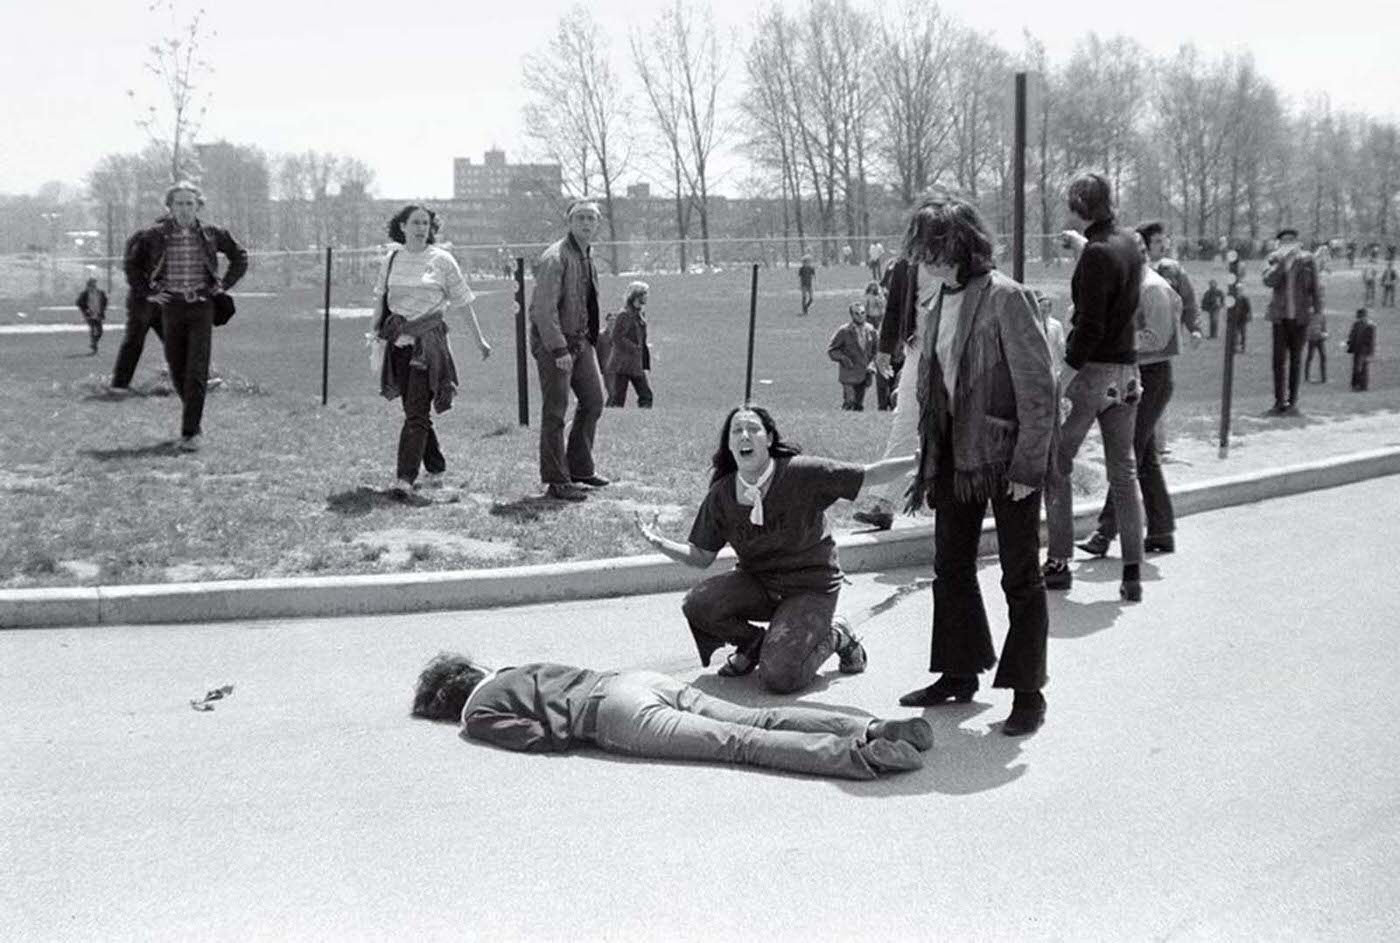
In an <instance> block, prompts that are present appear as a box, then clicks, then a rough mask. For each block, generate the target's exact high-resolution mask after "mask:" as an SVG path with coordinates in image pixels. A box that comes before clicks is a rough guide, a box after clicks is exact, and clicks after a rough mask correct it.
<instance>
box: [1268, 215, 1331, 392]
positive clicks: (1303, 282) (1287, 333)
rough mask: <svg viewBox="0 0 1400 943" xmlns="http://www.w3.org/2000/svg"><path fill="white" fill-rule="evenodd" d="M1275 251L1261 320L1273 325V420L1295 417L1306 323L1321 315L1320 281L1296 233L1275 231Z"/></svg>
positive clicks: (1269, 264)
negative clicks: (1267, 301)
mask: <svg viewBox="0 0 1400 943" xmlns="http://www.w3.org/2000/svg"><path fill="white" fill-rule="evenodd" d="M1278 241H1279V247H1278V248H1277V249H1275V250H1274V252H1273V253H1272V254H1270V256H1269V260H1268V264H1267V265H1266V266H1265V268H1264V275H1263V281H1264V285H1265V286H1266V287H1268V288H1271V289H1273V295H1272V296H1271V297H1270V298H1269V309H1268V313H1267V314H1266V315H1265V317H1266V318H1267V319H1268V320H1269V322H1270V323H1271V324H1272V325H1273V342H1274V344H1273V371H1274V405H1273V408H1272V409H1270V410H1269V412H1270V413H1272V414H1273V415H1275V416H1296V415H1297V414H1298V383H1299V381H1300V380H1301V379H1302V373H1301V367H1302V366H1303V363H1302V361H1303V344H1304V342H1305V341H1306V340H1307V336H1308V322H1309V321H1311V320H1312V319H1313V318H1314V317H1316V316H1317V315H1319V314H1321V313H1322V279H1321V278H1320V277H1319V276H1318V273H1317V267H1316V265H1315V264H1314V262H1313V257H1312V253H1310V252H1308V251H1307V250H1305V249H1304V248H1303V245H1302V243H1300V242H1299V241H1298V230H1296V229H1294V228H1292V227H1285V228H1283V229H1280V230H1279V231H1278Z"/></svg>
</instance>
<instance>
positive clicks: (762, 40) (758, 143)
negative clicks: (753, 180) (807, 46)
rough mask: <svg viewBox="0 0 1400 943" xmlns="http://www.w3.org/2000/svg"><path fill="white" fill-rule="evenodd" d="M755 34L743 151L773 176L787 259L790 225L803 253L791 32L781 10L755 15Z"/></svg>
mask: <svg viewBox="0 0 1400 943" xmlns="http://www.w3.org/2000/svg"><path fill="white" fill-rule="evenodd" d="M754 32H755V35H754V38H753V41H752V42H751V43H750V45H749V48H748V51H747V53H746V55H745V59H744V66H745V72H746V74H747V77H748V83H747V84H748V87H747V90H746V93H745V95H744V98H743V100H742V108H743V111H744V114H745V115H746V116H747V118H748V127H749V141H748V147H747V150H748V152H749V154H750V156H752V157H753V158H754V159H756V160H757V161H758V162H759V164H760V165H762V166H767V167H769V168H771V169H772V170H776V171H777V174H778V183H779V191H780V193H781V200H782V208H783V240H784V241H783V251H784V254H785V256H786V252H787V238H788V235H789V232H790V230H789V227H790V226H795V227H796V229H797V241H798V246H799V249H800V250H802V251H805V250H806V245H807V243H806V239H807V234H806V226H805V224H804V222H803V216H802V185H801V176H800V172H799V169H798V147H799V144H798V129H797V125H796V121H795V119H794V108H793V107H792V105H791V102H792V100H793V98H794V95H795V93H794V91H793V90H792V89H791V88H790V87H789V80H790V76H791V70H790V69H789V68H788V66H787V63H786V58H787V56H788V55H789V54H790V50H791V49H792V45H793V43H792V38H791V32H792V27H791V24H790V22H789V21H788V20H787V18H786V17H785V16H784V15H783V13H782V10H781V9H780V8H778V7H776V6H773V7H770V8H768V9H767V10H766V11H765V12H764V13H762V14H761V15H760V17H759V19H758V21H757V23H756V26H755V30H754ZM785 261H791V260H790V259H786V258H785Z"/></svg>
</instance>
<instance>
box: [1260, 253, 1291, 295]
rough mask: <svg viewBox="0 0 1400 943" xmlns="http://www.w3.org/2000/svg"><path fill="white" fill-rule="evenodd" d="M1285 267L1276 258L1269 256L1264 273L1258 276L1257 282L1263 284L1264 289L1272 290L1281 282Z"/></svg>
mask: <svg viewBox="0 0 1400 943" xmlns="http://www.w3.org/2000/svg"><path fill="white" fill-rule="evenodd" d="M1284 268H1285V266H1284V265H1283V264H1282V260H1281V259H1279V257H1278V256H1275V255H1271V256H1269V261H1268V263H1267V264H1266V265H1265V266H1264V273H1263V274H1262V275H1260V276H1259V280H1260V281H1261V282H1263V283H1264V287H1265V288H1273V287H1274V286H1276V285H1277V284H1278V283H1279V282H1281V281H1283V270H1284Z"/></svg>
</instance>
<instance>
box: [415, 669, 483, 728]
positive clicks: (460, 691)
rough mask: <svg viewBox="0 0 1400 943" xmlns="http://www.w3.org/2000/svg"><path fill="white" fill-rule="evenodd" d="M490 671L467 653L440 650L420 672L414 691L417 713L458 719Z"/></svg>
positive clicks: (425, 715)
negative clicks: (469, 698)
mask: <svg viewBox="0 0 1400 943" xmlns="http://www.w3.org/2000/svg"><path fill="white" fill-rule="evenodd" d="M485 677H486V671H485V670H484V669H483V668H481V667H480V666H479V665H476V664H475V663H473V662H472V660H471V658H469V657H468V656H466V655H458V654H456V653H454V652H439V653H438V655H437V657H436V658H434V659H433V660H432V661H430V662H428V664H427V666H426V667H425V668H424V669H423V671H422V673H421V674H419V675H418V686H417V688H416V689H415V690H414V692H413V716H414V717H423V718H426V719H428V720H458V719H460V718H461V716H462V708H463V707H465V706H466V704H467V698H468V697H470V696H471V693H472V692H473V691H475V690H476V686H477V685H478V684H480V683H481V680H482V679H483V678H485Z"/></svg>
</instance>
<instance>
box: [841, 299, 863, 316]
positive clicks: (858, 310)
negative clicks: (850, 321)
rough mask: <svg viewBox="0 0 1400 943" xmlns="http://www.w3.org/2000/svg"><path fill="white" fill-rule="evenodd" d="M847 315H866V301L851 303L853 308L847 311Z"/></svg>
mask: <svg viewBox="0 0 1400 943" xmlns="http://www.w3.org/2000/svg"><path fill="white" fill-rule="evenodd" d="M846 313H847V314H865V313H866V311H865V302H864V301H852V302H851V306H850V307H849V308H848V309H846Z"/></svg>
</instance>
